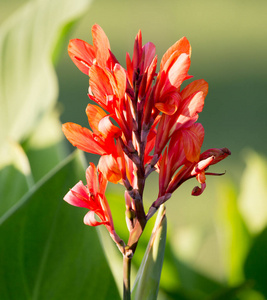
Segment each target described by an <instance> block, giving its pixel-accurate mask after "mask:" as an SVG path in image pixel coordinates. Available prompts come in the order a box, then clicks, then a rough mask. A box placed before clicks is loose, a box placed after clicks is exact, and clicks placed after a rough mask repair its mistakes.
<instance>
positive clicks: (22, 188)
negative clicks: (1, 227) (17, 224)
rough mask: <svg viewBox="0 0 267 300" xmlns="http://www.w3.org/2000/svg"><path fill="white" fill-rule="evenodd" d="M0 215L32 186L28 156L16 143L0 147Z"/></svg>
mask: <svg viewBox="0 0 267 300" xmlns="http://www.w3.org/2000/svg"><path fill="white" fill-rule="evenodd" d="M0 183H1V184H0V217H1V216H2V215H3V214H4V213H5V212H6V211H7V210H8V209H10V208H11V207H12V206H13V205H14V204H15V203H16V202H17V201H18V200H19V199H20V198H21V197H22V196H23V195H24V194H25V193H26V192H27V191H28V190H29V189H30V187H32V186H33V178H32V176H31V170H30V165H29V161H28V158H27V156H26V154H25V153H24V151H23V149H22V147H21V146H20V145H19V144H17V143H11V142H10V143H6V144H5V145H2V147H0Z"/></svg>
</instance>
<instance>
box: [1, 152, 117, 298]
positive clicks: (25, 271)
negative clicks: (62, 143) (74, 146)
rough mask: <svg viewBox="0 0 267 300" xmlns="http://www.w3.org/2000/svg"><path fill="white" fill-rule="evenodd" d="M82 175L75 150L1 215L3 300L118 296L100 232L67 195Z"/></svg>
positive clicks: (81, 166)
mask: <svg viewBox="0 0 267 300" xmlns="http://www.w3.org/2000/svg"><path fill="white" fill-rule="evenodd" d="M83 176H84V165H83V163H82V161H81V158H80V156H79V155H78V153H76V154H75V155H72V156H71V157H69V158H68V159H67V160H66V161H64V162H63V163H62V164H60V165H59V166H58V167H57V168H56V169H55V170H53V171H52V172H51V173H49V174H47V176H45V177H44V178H43V179H42V180H41V181H39V183H38V184H36V185H35V186H34V188H32V189H31V190H30V191H29V192H28V193H27V194H26V195H25V196H24V197H22V199H21V200H20V201H19V202H18V203H17V205H16V206H14V207H13V208H12V209H10V210H9V211H8V212H7V213H6V214H5V215H4V216H2V218H1V219H0V245H1V246H0V248H1V250H0V252H1V258H0V266H1V268H0V294H1V299H3V300H8V299H21V300H23V299H29V298H30V299H44V300H45V299H92V298H94V296H95V295H98V296H97V298H98V299H108V298H110V299H118V298H119V295H118V292H117V288H116V285H115V284H114V279H113V276H112V274H111V272H110V271H109V268H108V265H107V262H106V259H105V256H104V253H103V250H102V248H101V245H100V243H99V240H98V236H97V234H96V232H95V230H94V229H93V228H88V227H87V226H85V225H84V224H83V222H82V219H83V215H84V214H85V211H84V210H83V209H75V208H74V209H73V207H72V206H70V205H68V204H67V203H65V202H64V201H63V200H62V198H63V196H64V194H65V193H66V191H67V190H68V188H69V187H71V186H73V185H74V184H75V183H76V182H77V181H78V180H79V178H82V177H83ZM90 229H91V230H90ZM100 282H105V284H104V285H101V287H100V285H99V283H100ZM88 286H90V288H88Z"/></svg>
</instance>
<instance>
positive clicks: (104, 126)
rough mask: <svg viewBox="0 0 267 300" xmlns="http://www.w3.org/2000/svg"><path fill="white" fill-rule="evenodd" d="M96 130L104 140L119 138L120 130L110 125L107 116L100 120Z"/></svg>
mask: <svg viewBox="0 0 267 300" xmlns="http://www.w3.org/2000/svg"><path fill="white" fill-rule="evenodd" d="M98 129H99V132H100V133H101V134H102V136H103V137H104V138H112V139H113V138H116V137H119V136H121V129H120V128H118V127H117V126H115V125H113V124H112V123H111V121H110V117H109V116H105V117H104V118H102V119H101V120H100V122H99V124H98Z"/></svg>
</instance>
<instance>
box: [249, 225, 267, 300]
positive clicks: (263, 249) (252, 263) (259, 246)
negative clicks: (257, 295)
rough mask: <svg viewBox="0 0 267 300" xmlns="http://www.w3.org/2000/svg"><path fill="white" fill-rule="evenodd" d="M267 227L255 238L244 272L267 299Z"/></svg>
mask: <svg viewBox="0 0 267 300" xmlns="http://www.w3.org/2000/svg"><path fill="white" fill-rule="evenodd" d="M266 254H267V227H265V229H264V230H263V231H262V232H261V233H260V234H259V235H258V236H257V237H256V238H255V240H254V242H253V244H252V247H251V249H250V251H249V253H248V256H247V259H246V262H245V265H244V271H245V276H246V278H247V280H252V281H254V283H255V286H254V288H255V289H256V290H258V291H260V292H261V293H262V294H263V295H264V296H265V297H266V298H267V271H266V270H267V258H266Z"/></svg>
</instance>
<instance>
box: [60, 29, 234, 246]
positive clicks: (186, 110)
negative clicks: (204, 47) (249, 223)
mask: <svg viewBox="0 0 267 300" xmlns="http://www.w3.org/2000/svg"><path fill="white" fill-rule="evenodd" d="M92 35H93V45H89V44H88V43H86V42H84V41H81V40H78V39H74V40H71V41H70V44H69V55H70V57H71V59H72V60H73V62H74V63H75V64H76V66H77V67H78V68H79V69H80V70H81V71H82V72H83V73H85V74H86V75H87V76H89V84H90V87H89V94H88V95H89V98H90V99H91V100H92V101H94V102H95V103H96V104H97V105H92V104H88V106H87V109H86V113H87V117H88V122H89V125H90V127H91V130H90V129H88V128H84V127H81V126H80V125H78V124H74V123H66V124H64V125H63V132H64V134H65V135H66V137H67V139H68V140H69V141H70V142H71V143H72V144H73V145H74V146H76V147H78V148H79V149H81V150H83V151H86V152H89V153H93V154H98V155H100V156H101V157H100V160H99V163H98V166H97V170H98V171H99V177H98V181H97V175H96V172H97V171H96V167H94V165H92V164H91V165H90V167H89V168H88V169H87V173H86V174H87V186H84V185H83V184H82V182H79V183H78V184H77V185H76V186H75V187H74V188H73V189H71V191H70V192H69V193H68V194H67V195H66V196H65V198H64V199H65V200H66V201H67V202H69V203H71V204H73V205H77V206H83V207H87V208H89V209H90V212H89V213H88V214H87V215H86V217H85V223H86V224H89V225H92V226H95V225H99V224H104V225H105V226H106V227H107V228H108V230H109V232H110V233H111V234H113V236H114V235H115V233H114V232H115V231H114V226H113V222H112V218H111V213H110V210H109V207H108V204H107V201H106V198H105V196H104V191H105V187H104V186H106V183H107V181H110V182H113V183H117V182H120V183H121V184H123V185H124V186H125V188H126V193H125V202H126V222H127V226H128V228H129V232H130V236H129V240H128V248H129V249H130V250H131V251H134V250H135V247H136V244H137V242H138V239H139V237H140V235H141V233H142V231H143V229H144V227H145V225H146V222H147V220H148V219H149V218H150V217H151V216H152V215H153V213H154V212H155V211H156V210H157V209H158V207H159V206H160V205H161V204H162V203H164V202H165V201H167V200H168V199H169V198H170V197H171V195H172V193H173V192H174V191H175V190H176V189H177V188H178V187H179V186H180V185H181V184H182V183H183V182H185V181H186V180H188V179H190V178H193V177H195V178H196V179H197V181H198V182H199V183H200V187H198V186H197V187H195V188H194V189H193V191H192V195H195V196H196V195H200V194H201V193H202V192H203V191H204V189H205V187H206V175H222V174H216V173H209V172H207V169H208V167H209V166H210V165H213V164H215V163H218V162H219V161H220V160H222V159H224V158H226V157H227V156H228V155H230V151H229V150H228V149H227V148H221V149H217V148H214V149H209V150H207V151H205V152H203V153H201V147H202V144H203V140H204V135H205V133H204V128H203V126H202V125H201V124H200V123H196V122H197V120H198V117H199V113H200V112H201V111H202V110H203V107H204V101H205V97H206V96H207V93H208V83H207V82H206V81H205V80H203V79H199V80H194V81H192V82H191V83H189V84H188V85H187V86H185V87H184V88H183V89H182V88H181V86H182V84H183V83H184V82H185V81H186V80H188V79H190V78H191V77H192V76H191V75H189V73H188V72H189V68H190V64H191V45H190V43H189V41H188V40H187V38H186V37H183V38H181V39H180V40H178V41H177V42H176V43H174V44H173V45H172V46H171V47H170V48H169V49H168V50H167V51H166V52H165V54H164V55H163V57H162V59H161V62H160V67H159V71H158V73H156V68H157V56H156V48H155V45H154V44H153V43H151V42H148V43H146V44H145V45H142V34H141V31H139V32H138V34H137V36H136V38H135V42H134V50H133V55H132V58H131V57H130V55H129V54H128V53H127V54H126V69H124V68H123V67H122V66H121V65H120V64H119V62H118V61H117V59H116V58H115V56H114V54H113V53H112V52H111V49H110V43H109V40H108V38H107V36H106V35H105V33H104V31H103V30H102V28H101V27H100V26H99V25H94V26H93V28H92ZM155 170H156V171H158V172H159V194H158V198H157V199H156V201H154V202H153V204H152V205H151V207H150V209H149V211H148V213H147V214H146V213H145V210H144V206H143V191H144V187H145V181H146V178H147V177H148V176H149V174H150V173H151V172H153V171H155ZM90 177H92V178H90ZM97 182H98V185H97ZM95 214H96V215H98V217H99V218H100V220H101V221H100V222H99V221H96V219H95V217H94V216H95Z"/></svg>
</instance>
